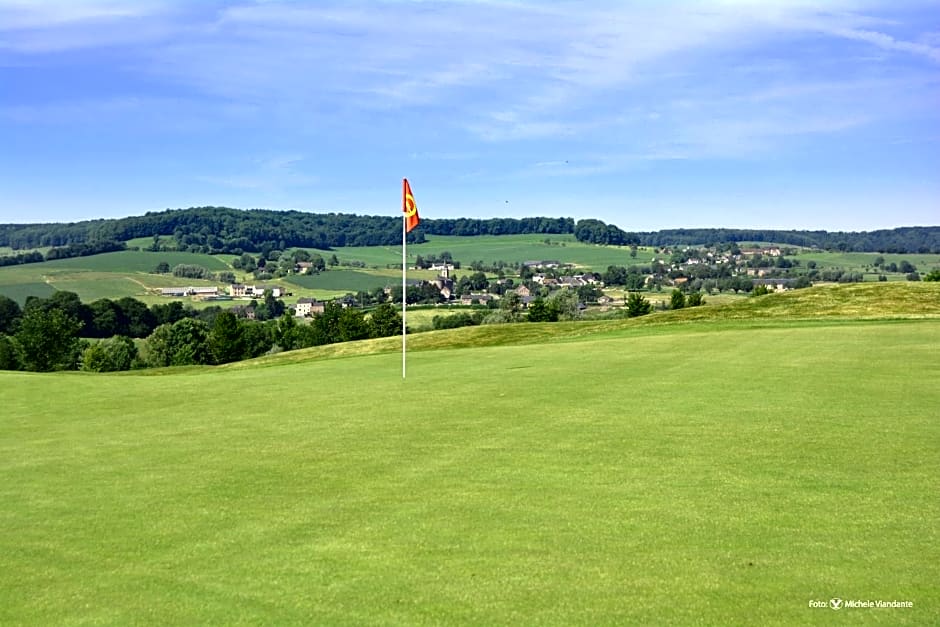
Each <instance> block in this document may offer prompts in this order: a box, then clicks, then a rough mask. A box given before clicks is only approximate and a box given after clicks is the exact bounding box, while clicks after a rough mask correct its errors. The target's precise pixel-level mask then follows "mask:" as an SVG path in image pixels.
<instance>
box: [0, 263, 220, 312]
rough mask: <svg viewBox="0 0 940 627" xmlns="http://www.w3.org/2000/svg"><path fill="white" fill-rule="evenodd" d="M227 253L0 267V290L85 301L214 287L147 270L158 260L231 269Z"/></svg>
mask: <svg viewBox="0 0 940 627" xmlns="http://www.w3.org/2000/svg"><path fill="white" fill-rule="evenodd" d="M231 258H232V257H231V255H200V254H196V253H180V252H168V253H151V252H145V251H131V250H127V251H120V252H114V253H104V254H101V255H92V256H89V257H73V258H70V259H56V260H55V261H46V262H43V263H30V264H24V265H18V266H6V267H2V268H0V294H3V295H5V296H7V297H9V298H13V299H14V300H17V301H19V302H24V301H25V300H26V297H27V296H39V297H47V296H49V295H50V294H51V293H52V291H53V290H66V291H71V292H75V293H77V294H78V295H79V297H80V298H81V299H82V300H83V301H86V302H90V301H92V300H96V299H99V298H112V299H117V298H122V297H124V296H133V297H138V296H143V295H145V294H147V290H148V289H156V288H160V287H172V286H177V285H187V286H188V285H216V284H217V283H215V282H212V281H201V280H194V279H180V278H176V277H173V276H170V275H157V274H150V271H151V270H153V269H154V268H155V267H156V266H157V264H158V263H160V262H161V261H165V262H167V264H169V266H170V267H171V268H172V267H173V266H175V265H177V264H192V265H198V266H202V267H204V268H208V269H209V270H211V271H213V272H219V271H224V270H231V269H232V268H231V266H229V265H228V262H229V260H231Z"/></svg>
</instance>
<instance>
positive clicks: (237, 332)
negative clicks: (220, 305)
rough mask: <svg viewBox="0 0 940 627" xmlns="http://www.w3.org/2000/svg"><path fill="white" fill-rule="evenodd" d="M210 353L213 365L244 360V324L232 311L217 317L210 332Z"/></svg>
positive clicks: (221, 313)
mask: <svg viewBox="0 0 940 627" xmlns="http://www.w3.org/2000/svg"><path fill="white" fill-rule="evenodd" d="M209 352H210V353H211V354H212V363H216V364H227V363H229V362H233V361H238V360H240V359H242V357H243V356H244V354H245V341H244V335H243V330H242V324H241V322H240V321H239V320H238V317H237V316H236V315H235V314H234V313H232V312H231V311H221V312H219V314H218V315H216V317H215V320H214V321H213V323H212V326H211V328H210V331H209Z"/></svg>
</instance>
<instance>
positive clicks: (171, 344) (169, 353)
mask: <svg viewBox="0 0 940 627" xmlns="http://www.w3.org/2000/svg"><path fill="white" fill-rule="evenodd" d="M147 345H148V348H149V349H150V363H151V364H152V365H154V366H157V367H160V366H188V365H191V364H208V363H211V361H212V355H211V353H210V351H209V325H207V324H206V323H205V322H203V321H202V320H196V319H194V318H183V319H182V320H178V321H177V322H174V323H172V324H162V325H160V326H159V327H157V328H156V329H154V332H153V333H152V334H151V335H150V337H149V338H147Z"/></svg>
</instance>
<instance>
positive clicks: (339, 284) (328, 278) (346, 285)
mask: <svg viewBox="0 0 940 627" xmlns="http://www.w3.org/2000/svg"><path fill="white" fill-rule="evenodd" d="M286 280H287V282H288V283H292V284H294V285H299V286H301V287H304V288H307V289H311V290H331V291H341V292H342V293H345V292H353V293H355V292H359V291H366V292H369V291H372V290H374V289H375V288H377V287H385V286H386V285H388V284H389V283H394V278H392V277H388V276H378V275H375V274H370V273H367V272H359V271H357V270H329V271H327V272H321V273H320V274H292V275H290V276H289V277H288V278H287V279H286ZM400 280H401V279H399V281H400Z"/></svg>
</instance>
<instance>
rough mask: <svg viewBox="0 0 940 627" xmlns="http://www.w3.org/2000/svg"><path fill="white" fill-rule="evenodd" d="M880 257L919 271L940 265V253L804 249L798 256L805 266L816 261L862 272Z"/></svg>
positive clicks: (826, 265) (821, 264)
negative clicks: (842, 251)
mask: <svg viewBox="0 0 940 627" xmlns="http://www.w3.org/2000/svg"><path fill="white" fill-rule="evenodd" d="M879 257H880V258H881V259H884V262H885V263H886V264H890V263H895V264H900V263H901V262H902V261H907V262H908V263H910V264H912V265H913V266H914V267H916V268H917V270H918V271H919V272H929V271H930V270H931V269H932V268H937V267H940V255H926V254H924V255H921V254H913V253H907V254H896V253H884V254H879V253H839V252H825V251H816V250H804V251H801V252H800V253H799V255H797V257H796V258H797V259H799V261H800V263H802V264H803V265H804V267H805V265H806V264H807V263H808V262H810V261H815V262H816V264H817V266H818V267H819V268H844V269H845V270H848V271H853V272H856V271H857V272H860V271H862V270H865V269H867V268H869V266H872V264H874V263H875V260H876V259H878V258H879Z"/></svg>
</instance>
